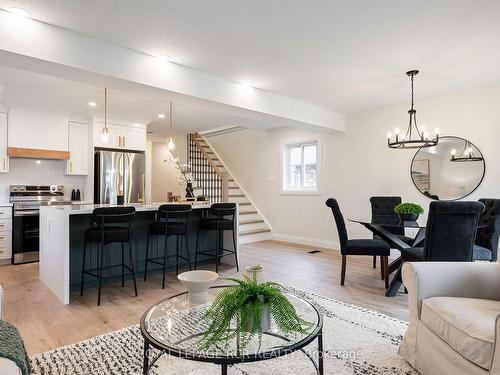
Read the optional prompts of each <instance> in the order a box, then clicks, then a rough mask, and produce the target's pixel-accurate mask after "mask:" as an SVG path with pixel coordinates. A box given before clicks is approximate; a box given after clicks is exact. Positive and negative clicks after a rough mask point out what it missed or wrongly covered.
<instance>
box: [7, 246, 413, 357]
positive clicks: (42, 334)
mask: <svg viewBox="0 0 500 375" xmlns="http://www.w3.org/2000/svg"><path fill="white" fill-rule="evenodd" d="M311 250H321V252H319V253H315V254H310V253H309V251H311ZM240 262H241V267H240V271H242V270H244V268H245V266H248V265H255V264H260V265H262V266H263V267H264V272H265V277H266V278H267V279H270V280H274V281H279V282H282V283H286V284H288V285H290V286H293V287H296V288H301V289H304V290H307V291H311V292H315V293H317V294H321V295H324V296H327V297H331V298H334V299H337V300H340V301H343V302H348V303H353V304H356V305H358V306H363V307H366V308H370V309H374V310H377V311H379V312H381V313H384V314H387V315H390V316H392V317H395V318H399V319H403V320H407V318H408V304H407V296H406V295H405V294H399V295H398V296H396V297H393V298H387V297H385V296H384V281H383V280H381V279H380V268H379V267H377V269H373V268H372V258H371V257H351V256H350V257H348V260H347V271H346V282H345V286H340V266H341V258H340V254H339V253H337V252H335V251H331V250H326V249H318V248H313V247H308V246H302V245H296V244H287V243H283V242H276V241H264V242H257V243H252V244H246V245H241V255H240ZM240 273H241V272H240ZM223 275H226V276H228V275H231V276H234V275H236V269H235V268H234V269H233V268H227V267H225V268H224V271H223ZM0 284H2V286H3V288H4V294H5V301H4V302H5V309H4V319H5V320H7V321H10V322H11V323H13V324H14V325H16V326H17V327H18V328H19V330H20V331H21V334H22V336H23V338H24V340H25V344H26V349H27V351H28V353H29V354H30V355H32V354H36V353H40V352H43V351H46V350H50V349H53V348H56V347H58V346H62V345H67V344H71V343H73V342H77V341H81V340H85V339H87V338H90V337H93V336H96V335H101V334H104V333H106V332H110V331H113V330H117V329H120V328H123V327H126V326H129V325H132V324H137V323H139V321H140V319H141V316H142V314H143V313H144V311H145V310H146V309H147V308H148V307H149V306H150V305H152V304H154V303H155V302H157V301H158V300H160V299H163V298H166V297H168V296H169V295H171V294H173V293H176V292H179V291H182V290H184V289H183V288H182V286H181V285H180V284H179V283H178V282H177V280H176V278H175V274H170V275H169V277H168V284H167V287H166V288H165V290H162V289H161V277H160V276H159V275H157V276H151V277H148V281H147V282H144V281H142V280H139V279H138V285H137V286H138V289H139V296H138V297H134V296H133V286H132V282H127V283H126V285H125V287H124V288H122V287H121V286H120V284H113V285H107V286H105V287H104V288H103V295H102V301H101V306H100V307H98V306H96V299H97V291H96V289H95V288H94V289H87V290H85V295H84V297H80V296H79V294H78V293H73V294H72V296H71V297H72V302H71V304H69V305H66V306H65V305H62V304H61V303H60V302H59V301H58V300H57V299H56V297H55V296H54V295H52V293H51V292H50V291H49V290H48V289H47V288H46V287H45V286H44V284H43V283H42V282H41V281H40V280H39V279H38V263H32V264H24V265H9V266H1V267H0Z"/></svg>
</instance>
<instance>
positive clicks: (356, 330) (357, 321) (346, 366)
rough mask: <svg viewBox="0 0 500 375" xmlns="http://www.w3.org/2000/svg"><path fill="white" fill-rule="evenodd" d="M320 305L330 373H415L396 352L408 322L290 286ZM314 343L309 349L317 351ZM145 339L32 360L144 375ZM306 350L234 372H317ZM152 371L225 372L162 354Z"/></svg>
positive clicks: (109, 339) (52, 370)
mask: <svg viewBox="0 0 500 375" xmlns="http://www.w3.org/2000/svg"><path fill="white" fill-rule="evenodd" d="M289 289H290V291H291V292H293V293H295V294H297V295H300V296H301V297H303V298H305V299H307V300H309V301H311V302H313V303H315V304H316V305H317V306H318V307H319V308H320V310H321V312H322V314H323V319H324V322H323V342H324V344H323V345H324V350H325V355H324V357H325V363H324V368H325V374H336V375H337V374H338V375H344V374H346V375H347V374H374V375H379V374H416V372H415V371H414V370H413V369H412V368H411V367H410V366H409V365H408V364H407V363H406V362H405V361H404V360H403V359H402V358H401V357H400V356H399V355H398V354H397V350H398V347H399V344H400V343H401V341H402V339H403V336H404V333H405V332H406V328H407V326H408V323H406V322H403V321H400V320H397V319H393V318H390V317H388V316H386V315H383V314H379V313H377V312H375V311H371V310H368V309H364V308H361V307H358V306H354V305H351V304H346V303H343V302H340V301H336V300H333V299H330V298H326V297H323V296H319V295H316V294H313V293H309V292H305V291H300V290H297V289H293V288H289ZM316 346H317V344H316V341H313V342H312V343H311V344H310V345H309V346H308V347H307V349H309V350H310V351H311V352H313V353H314V351H315V350H316V349H317V348H316ZM142 353H143V339H142V336H141V333H140V329H139V326H137V325H136V326H130V327H127V328H124V329H121V330H119V331H115V332H111V333H107V334H105V335H102V336H97V337H94V338H91V339H89V340H85V341H82V342H79V343H76V344H71V345H68V346H64V347H60V348H57V349H54V350H51V351H48V352H45V353H41V354H38V355H36V356H33V357H32V358H31V364H32V367H33V372H32V373H33V374H36V375H56V374H57V375H69V374H72V375H76V374H82V375H87V374H92V375H118V374H120V375H121V374H131V375H132V374H134V375H135V374H138V375H139V374H142ZM315 373H316V372H315V369H314V367H313V365H312V363H311V362H310V361H309V359H308V358H307V357H306V356H305V355H304V354H302V353H301V352H296V353H292V354H291V355H288V356H285V357H280V358H276V359H270V360H266V361H261V362H253V363H242V364H238V365H235V366H232V367H230V368H229V374H238V375H253V374H276V375H278V374H279V375H282V374H301V375H306V374H315ZM150 374H152V375H166V374H169V375H174V374H189V375H198V374H199V375H209V374H210V375H211V374H214V375H215V374H220V368H219V367H218V366H216V365H212V364H207V363H201V362H193V361H188V360H185V359H178V358H173V357H167V356H166V355H164V356H162V357H161V358H160V360H159V361H157V362H156V365H155V367H154V368H153V369H152V370H151V371H150Z"/></svg>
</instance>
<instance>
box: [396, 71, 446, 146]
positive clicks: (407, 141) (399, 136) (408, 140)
mask: <svg viewBox="0 0 500 375" xmlns="http://www.w3.org/2000/svg"><path fill="white" fill-rule="evenodd" d="M417 74H418V70H410V71H408V72H406V75H407V76H408V77H410V80H411V108H410V110H409V111H408V114H409V115H410V123H409V124H408V129H406V132H405V133H400V131H399V129H398V128H396V129H394V140H393V138H392V137H393V134H392V133H391V132H389V133H387V145H388V146H389V147H390V148H397V149H407V148H423V147H432V146H435V145H437V144H438V142H439V129H435V130H434V138H431V137H430V135H429V133H428V132H427V131H425V128H424V127H420V128H419V127H418V125H417V111H416V110H415V109H414V107H413V99H414V93H413V77H415V76H416V75H417ZM413 132H414V133H413Z"/></svg>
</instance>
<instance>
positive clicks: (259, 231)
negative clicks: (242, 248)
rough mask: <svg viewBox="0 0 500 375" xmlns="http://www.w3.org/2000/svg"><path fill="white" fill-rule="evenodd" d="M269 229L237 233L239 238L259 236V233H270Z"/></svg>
mask: <svg viewBox="0 0 500 375" xmlns="http://www.w3.org/2000/svg"><path fill="white" fill-rule="evenodd" d="M270 231H271V229H268V228H266V229H264V228H263V229H252V230H242V231H240V232H239V234H240V236H247V235H249V234H259V233H267V232H270Z"/></svg>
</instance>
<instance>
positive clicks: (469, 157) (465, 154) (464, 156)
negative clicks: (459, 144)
mask: <svg viewBox="0 0 500 375" xmlns="http://www.w3.org/2000/svg"><path fill="white" fill-rule="evenodd" d="M482 160H483V155H481V153H479V155H475V154H474V145H473V144H472V143H470V142H469V141H467V140H466V141H465V146H464V149H463V150H462V152H461V153H460V155H458V156H457V150H456V149H453V150H451V159H450V161H452V162H456V163H458V162H468V161H482Z"/></svg>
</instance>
